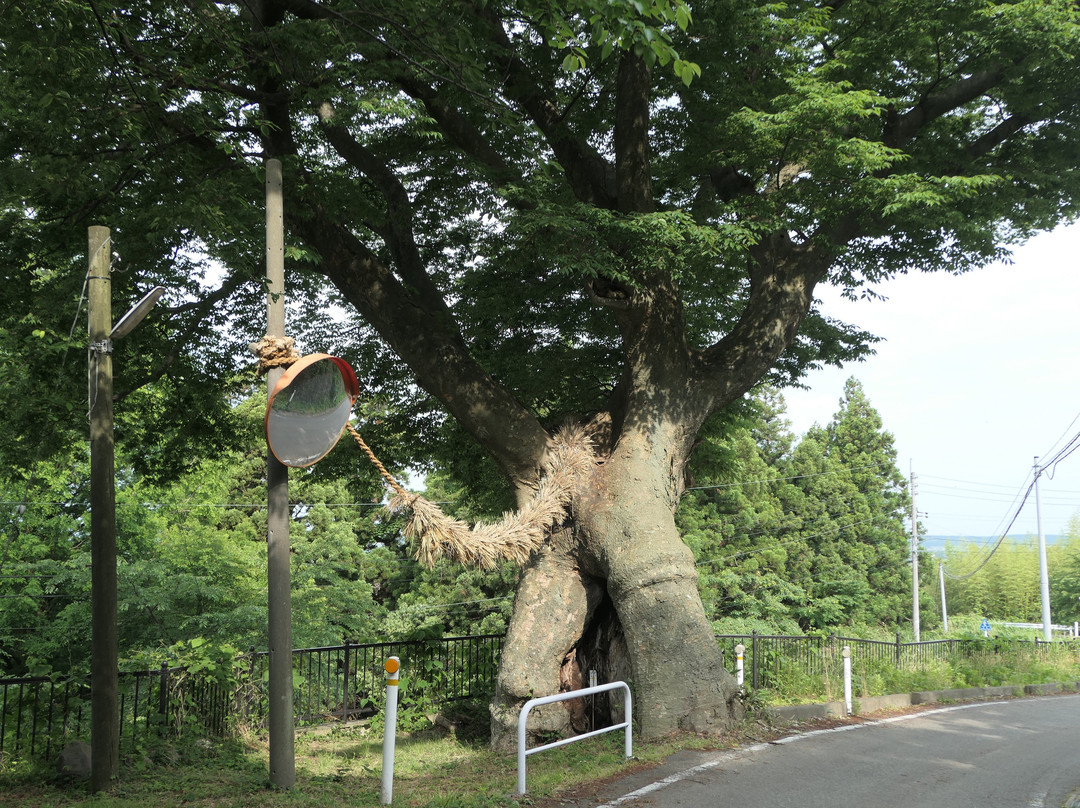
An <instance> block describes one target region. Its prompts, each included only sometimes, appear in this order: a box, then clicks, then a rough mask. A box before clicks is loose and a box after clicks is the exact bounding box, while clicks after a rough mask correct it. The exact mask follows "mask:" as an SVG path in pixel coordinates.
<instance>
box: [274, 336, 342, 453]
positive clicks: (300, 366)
mask: <svg viewBox="0 0 1080 808" xmlns="http://www.w3.org/2000/svg"><path fill="white" fill-rule="evenodd" d="M327 360H329V361H330V362H332V363H333V364H334V365H335V366H336V367H337V369H338V371H339V372H340V373H341V380H342V383H343V384H344V387H345V390H344V392H345V396H346V398H347V399H348V401H349V407H350V409H351V406H352V404H353V403H354V402H355V401H356V399H357V398H358V397H359V395H360V384H359V382H358V381H357V379H356V373H355V372H354V371H353V369H352V366H351V365H349V363H348V362H346V361H345V360H344V359H341V358H339V357H336V356H331V355H330V354H325V353H313V354H307V355H306V356H303V357H301V358H300V359H298V360H296V362H294V363H293V364H292V365H290V366H289V367H288V369H287V370H286V371H285V372H284V373H283V374H282V375H281V378H280V379H278V381H277V383H276V384H275V385H274V389H273V390H272V391H271V392H270V395H269V396H268V398H267V401H266V414H265V415H264V416H263V429H264V432H265V433H266V442H267V445H268V446H269V447H270V451H271V452H272V453H273V454H274V457H276V458H277V459H278V460H279V461H280V462H282V463H284V464H285V465H287V466H294V467H304V466H310V465H312V464H314V463H316V462H318V461H319V460H321V459H322V458H323V457H325V456H326V454H327V453H329V450H330V449H331V448H333V443H336V442H337V439H339V438H340V437H341V433H343V432H344V431H345V427H346V425H347V424H348V416H346V418H345V420H344V421H343V422H342V423H341V429H340V432H339V433H338V435H337V438H335V439H334V441H333V443H331V445H330V446H329V447H328V448H327V450H326V452H323V453H322V454H321V455H319V456H318V457H316V458H314V459H312V460H310V461H305V462H302V463H298V462H295V461H294V462H290V460H289V459H288V458H283V457H281V456H280V455H279V454H278V452H277V451H276V450H275V449H274V443H273V441H272V440H271V438H270V431H271V430H270V415H271V412H272V411H273V408H274V401H275V399H276V398H277V397H278V396H279V395H281V394H282V393H284V392H285V391H286V390H288V389H289V386H290V385H292V383H293V382H294V381H296V379H297V377H298V376H300V374H301V373H303V372H304V371H305V370H307V369H308V368H310V367H311V366H312V365H315V364H317V363H319V362H324V361H327Z"/></svg>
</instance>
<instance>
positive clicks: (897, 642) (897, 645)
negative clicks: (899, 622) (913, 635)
mask: <svg viewBox="0 0 1080 808" xmlns="http://www.w3.org/2000/svg"><path fill="white" fill-rule="evenodd" d="M896 667H898V668H899V667H900V632H899V631H898V632H896Z"/></svg>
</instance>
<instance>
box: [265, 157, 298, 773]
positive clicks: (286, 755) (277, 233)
mask: <svg viewBox="0 0 1080 808" xmlns="http://www.w3.org/2000/svg"><path fill="white" fill-rule="evenodd" d="M266 281H267V289H266V291H267V295H266V336H268V337H284V336H285V217H284V204H283V202H282V181H281V161H280V160H273V159H272V160H267V161H266ZM284 372H285V371H284V369H283V368H271V370H270V372H269V373H268V374H267V377H266V383H267V395H269V393H270V391H272V390H273V389H274V385H275V384H277V382H278V380H279V379H280V378H281V376H282V374H283V373H284ZM266 507H267V515H266V573H267V574H266V577H267V621H268V623H269V626H268V628H269V630H268V635H269V644H270V665H269V668H270V669H269V674H270V682H269V688H270V705H269V707H270V727H269V730H270V782H271V783H273V784H274V785H275V786H277V787H278V788H292V786H293V784H294V783H295V782H296V753H295V747H294V740H295V737H294V733H295V728H294V726H293V678H292V600H291V598H292V594H291V590H292V580H291V579H292V576H291V571H290V569H289V563H290V561H289V467H288V466H286V465H285V464H283V463H282V462H281V461H280V460H278V459H277V458H276V457H275V456H274V453H273V452H272V451H270V447H269V446H267V450H266Z"/></svg>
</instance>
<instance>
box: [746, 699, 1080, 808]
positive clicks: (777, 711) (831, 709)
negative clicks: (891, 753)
mask: <svg viewBox="0 0 1080 808" xmlns="http://www.w3.org/2000/svg"><path fill="white" fill-rule="evenodd" d="M1077 691H1080V682H1048V683H1046V684H1041V685H1004V686H1000V687H961V688H952V689H950V690H919V691H915V692H914V693H896V694H893V695H887V696H865V697H863V698H861V699H853V700H852V707H853V709H852V713H851V714H852V715H863V714H866V713H876V712H879V711H881V710H893V709H899V708H903V707H912V706H914V705H917V704H940V703H942V702H954V701H978V700H980V699H999V698H1008V697H1010V696H1049V695H1052V694H1054V693H1064V692H1077ZM767 712H768V714H769V715H770V716H772V717H774V718H778V719H781V720H785V721H808V720H811V719H814V718H846V717H847V715H848V712H847V706H846V705H845V704H844V702H842V701H827V702H824V703H822V704H789V705H783V706H780V707H769V708H768V709H767ZM1073 808H1080V792H1078V793H1077V795H1076V803H1075V806H1073Z"/></svg>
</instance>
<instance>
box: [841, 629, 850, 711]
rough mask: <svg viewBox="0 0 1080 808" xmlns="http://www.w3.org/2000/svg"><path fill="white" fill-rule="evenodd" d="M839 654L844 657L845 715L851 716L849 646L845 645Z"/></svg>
mask: <svg viewBox="0 0 1080 808" xmlns="http://www.w3.org/2000/svg"><path fill="white" fill-rule="evenodd" d="M840 653H841V654H843V656H844V706H845V707H847V714H848V715H851V713H852V705H851V646H850V645H845V646H844V649H843V650H842V651H841V652H840Z"/></svg>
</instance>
